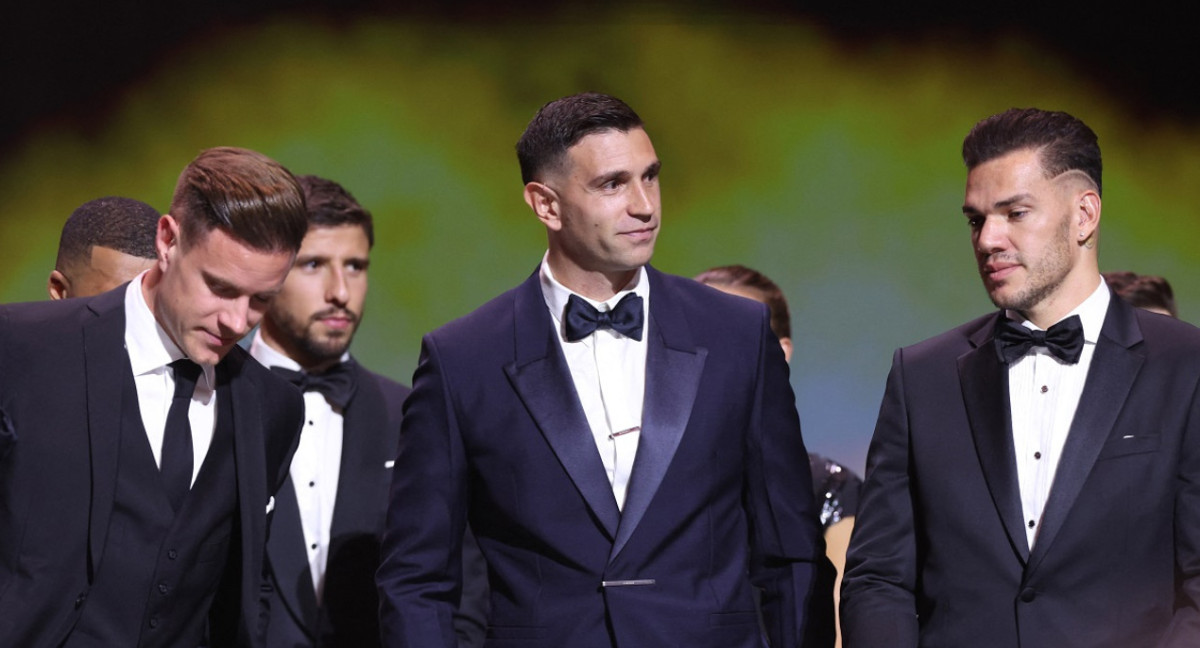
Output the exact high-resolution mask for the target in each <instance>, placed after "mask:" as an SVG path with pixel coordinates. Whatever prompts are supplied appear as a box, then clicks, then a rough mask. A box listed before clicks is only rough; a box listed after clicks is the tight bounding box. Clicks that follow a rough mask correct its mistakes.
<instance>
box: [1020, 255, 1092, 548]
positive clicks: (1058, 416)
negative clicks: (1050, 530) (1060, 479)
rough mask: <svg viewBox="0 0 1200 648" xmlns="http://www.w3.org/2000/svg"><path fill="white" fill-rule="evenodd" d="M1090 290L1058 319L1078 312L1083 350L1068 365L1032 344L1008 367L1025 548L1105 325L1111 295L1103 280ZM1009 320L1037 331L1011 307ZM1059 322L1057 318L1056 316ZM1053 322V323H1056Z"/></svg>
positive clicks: (1034, 533)
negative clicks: (1086, 295) (1087, 294)
mask: <svg viewBox="0 0 1200 648" xmlns="http://www.w3.org/2000/svg"><path fill="white" fill-rule="evenodd" d="M1096 280H1097V282H1099V285H1098V286H1097V288H1096V290H1095V291H1093V292H1092V294H1091V295H1090V296H1089V297H1088V298H1087V299H1085V300H1084V301H1083V303H1082V304H1080V305H1079V306H1077V307H1076V308H1075V310H1073V311H1071V312H1070V313H1067V314H1066V315H1065V316H1064V317H1063V319H1066V318H1068V317H1071V316H1072V315H1078V316H1079V320H1080V322H1081V323H1082V324H1083V338H1084V345H1083V353H1082V355H1080V356H1079V362H1077V363H1076V364H1073V365H1072V364H1067V363H1065V362H1063V361H1061V360H1059V359H1058V358H1056V357H1054V356H1053V355H1051V354H1050V352H1049V351H1048V350H1047V349H1046V348H1045V347H1033V348H1032V349H1030V350H1029V352H1028V353H1027V354H1025V356H1023V357H1021V358H1020V359H1018V360H1017V361H1016V362H1013V363H1012V364H1011V365H1009V367H1008V392H1009V405H1010V407H1011V412H1012V434H1013V449H1014V450H1015V451H1016V459H1017V480H1018V483H1019V485H1020V489H1021V509H1022V511H1023V512H1024V514H1025V536H1026V539H1027V540H1028V541H1029V547H1030V548H1031V549H1032V548H1033V543H1034V540H1035V539H1036V538H1037V535H1038V531H1039V530H1040V529H1041V526H1042V513H1043V510H1044V509H1045V507H1046V500H1047V498H1049V497H1050V487H1051V486H1052V485H1053V484H1054V475H1055V473H1056V472H1057V470H1058V461H1059V459H1060V458H1061V457H1062V450H1063V446H1064V445H1065V444H1066V442H1067V433H1068V432H1070V430H1071V421H1072V420H1073V419H1074V418H1075V410H1076V409H1077V408H1078V407H1079V397H1080V395H1081V394H1082V393H1083V386H1084V383H1085V381H1086V380H1087V373H1088V368H1089V367H1091V366H1092V355H1093V354H1095V352H1096V340H1097V339H1099V337H1100V329H1101V327H1103V326H1104V315H1105V313H1107V312H1108V302H1109V299H1110V294H1109V291H1108V286H1107V285H1106V284H1105V283H1104V280H1103V279H1101V278H1099V277H1097V278H1096ZM1006 314H1007V315H1008V317H1009V319H1012V320H1013V321H1015V322H1018V323H1020V324H1021V325H1023V326H1025V327H1026V328H1029V329H1032V330H1041V329H1038V327H1037V326H1036V325H1035V324H1034V323H1033V322H1030V321H1029V320H1026V319H1025V318H1024V317H1022V316H1021V314H1020V313H1017V312H1016V311H1007V312H1006ZM1060 321H1061V320H1060ZM1056 323H1057V322H1056Z"/></svg>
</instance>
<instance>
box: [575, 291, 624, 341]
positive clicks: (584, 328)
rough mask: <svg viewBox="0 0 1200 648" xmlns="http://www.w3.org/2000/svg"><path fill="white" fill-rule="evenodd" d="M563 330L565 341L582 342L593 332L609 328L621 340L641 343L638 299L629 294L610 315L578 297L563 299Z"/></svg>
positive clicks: (608, 312) (609, 312)
mask: <svg viewBox="0 0 1200 648" xmlns="http://www.w3.org/2000/svg"><path fill="white" fill-rule="evenodd" d="M563 322H564V323H565V324H566V326H567V341H568V342H574V341H575V340H582V339H583V338H585V337H587V336H589V335H591V334H592V333H593V332H595V331H596V329H602V328H610V329H612V330H614V331H616V332H617V333H620V334H621V335H624V336H625V337H630V338H633V339H635V340H641V339H642V298H641V296H639V295H637V294H636V293H629V294H628V295H625V296H624V297H622V298H621V301H619V302H617V305H616V306H614V307H613V309H612V310H610V311H603V312H601V311H598V310H596V309H595V308H594V307H592V305H591V304H589V303H587V302H586V301H584V300H583V298H582V297H579V296H578V295H571V296H570V297H568V298H567V308H566V310H565V311H564V313H563Z"/></svg>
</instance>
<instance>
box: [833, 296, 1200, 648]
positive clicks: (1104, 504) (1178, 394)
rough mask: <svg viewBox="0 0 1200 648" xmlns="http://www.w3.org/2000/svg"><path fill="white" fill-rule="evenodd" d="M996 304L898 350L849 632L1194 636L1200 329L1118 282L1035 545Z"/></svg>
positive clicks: (1154, 639) (1026, 641)
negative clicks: (1153, 307) (1124, 290)
mask: <svg viewBox="0 0 1200 648" xmlns="http://www.w3.org/2000/svg"><path fill="white" fill-rule="evenodd" d="M998 316H999V315H998V314H997V313H993V314H992V315H988V316H986V317H982V318H980V319H977V320H975V321H973V322H970V323H968V324H965V325H963V326H961V327H959V328H956V329H954V330H952V331H950V332H948V333H945V334H943V335H941V336H938V337H936V338H933V339H931V340H927V341H925V342H921V343H920V344H917V345H915V346H912V347H908V348H904V349H901V350H899V351H897V352H896V355H895V359H894V361H893V365H892V372H891V375H890V376H889V377H888V383H887V391H886V394H885V396H884V399H883V405H882V407H881V409H880V414H879V423H878V425H877V426H876V428H875V437H874V439H873V441H872V443H871V449H870V453H869V455H868V460H867V472H866V477H865V480H864V484H863V490H862V497H861V500H860V503H859V510H858V516H857V517H856V521H855V527H854V536H853V538H852V540H851V542H850V551H849V556H848V559H847V567H846V576H845V578H844V580H843V585H842V600H841V616H842V632H843V637H844V641H845V645H846V646H848V647H849V648H858V647H860V646H866V647H868V648H869V647H874V646H879V647H881V648H882V647H886V648H904V647H906V646H918V645H919V646H972V647H978V648H992V647H994V648H1013V647H1015V646H1025V647H1041V646H1054V647H1055V648H1072V647H1079V648H1103V647H1111V648H1130V647H1138V646H1195V645H1197V642H1200V331H1197V330H1196V329H1195V328H1194V327H1192V326H1190V325H1188V324H1184V323H1182V322H1178V321H1176V320H1172V319H1170V318H1167V317H1164V316H1161V315H1155V314H1152V313H1147V312H1145V311H1142V310H1137V309H1134V308H1132V307H1131V306H1129V305H1128V304H1126V303H1125V302H1124V301H1122V300H1120V299H1118V298H1117V297H1115V296H1114V297H1113V298H1112V302H1111V304H1110V306H1109V309H1108V313H1107V315H1106V317H1105V319H1104V326H1103V328H1102V330H1101V334H1100V337H1099V339H1098V341H1097V344H1096V350H1095V355H1093V356H1092V364H1091V367H1090V368H1089V370H1088V376H1087V382H1086V384H1085V387H1084V391H1083V394H1082V395H1081V397H1080V400H1079V406H1078V408H1077V409H1076V412H1075V418H1074V420H1073V422H1072V424H1071V429H1070V432H1069V434H1068V438H1067V441H1066V445H1065V446H1064V448H1063V453H1062V457H1061V459H1060V460H1059V464H1058V469H1057V474H1056V476H1055V480H1054V484H1053V486H1052V488H1051V491H1050V497H1049V500H1048V501H1047V502H1046V507H1045V510H1044V513H1043V518H1042V528H1041V529H1040V531H1039V535H1038V537H1037V540H1036V542H1035V543H1034V545H1033V548H1032V549H1030V547H1029V546H1028V542H1027V541H1026V534H1025V527H1024V520H1023V519H1022V511H1021V499H1020V491H1019V487H1018V483H1017V472H1016V459H1015V457H1014V450H1013V442H1012V431H1011V424H1010V419H1011V417H1010V408H1009V398H1008V370H1007V367H1006V366H1005V365H1004V364H1002V363H1001V361H1000V359H999V357H998V355H997V353H996V349H995V346H994V344H993V342H992V339H993V335H992V332H993V330H994V327H995V323H996V319H997V317H998Z"/></svg>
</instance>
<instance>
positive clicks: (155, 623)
mask: <svg viewBox="0 0 1200 648" xmlns="http://www.w3.org/2000/svg"><path fill="white" fill-rule="evenodd" d="M150 627H151V628H152V629H153V628H157V627H158V617H150Z"/></svg>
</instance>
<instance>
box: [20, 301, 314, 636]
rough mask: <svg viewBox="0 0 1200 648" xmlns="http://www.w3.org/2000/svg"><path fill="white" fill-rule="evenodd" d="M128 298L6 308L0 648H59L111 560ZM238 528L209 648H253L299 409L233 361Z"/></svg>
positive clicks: (290, 397) (242, 362) (240, 359)
mask: <svg viewBox="0 0 1200 648" xmlns="http://www.w3.org/2000/svg"><path fill="white" fill-rule="evenodd" d="M124 294H125V288H124V286H122V287H120V288H117V289H114V290H112V291H110V292H108V293H105V294H103V295H99V296H96V297H92V298H82V299H70V300H65V301H61V302H42V303H30V304H16V305H8V306H0V412H3V414H2V415H0V418H4V419H7V427H8V430H9V431H8V434H7V435H5V439H6V440H4V441H0V443H2V444H3V445H5V446H6V447H5V448H2V449H0V645H3V646H22V647H23V648H38V647H41V646H57V645H59V644H60V643H61V642H62V640H63V638H64V637H66V636H67V635H68V634H69V633H70V632H71V629H72V628H73V625H74V623H75V621H76V620H77V619H78V618H79V611H80V609H81V608H82V606H83V605H84V604H86V598H87V596H88V591H89V587H90V584H91V579H92V577H93V574H94V572H95V569H96V566H97V565H98V564H99V563H100V561H101V560H102V559H103V558H104V554H105V552H106V551H119V550H120V548H119V547H110V546H109V544H110V543H109V542H108V535H107V532H108V520H109V517H110V515H111V513H112V507H113V497H114V489H115V485H116V466H117V462H116V460H117V453H118V450H119V448H118V440H119V437H120V434H119V431H120V414H121V411H120V410H121V393H122V384H123V382H124V381H123V376H122V375H121V373H120V372H121V371H129V363H128V358H127V356H126V355H125V351H124V335H125V312H124ZM218 370H219V371H223V372H225V373H226V374H227V375H228V376H230V378H229V380H230V393H231V395H232V403H231V405H232V408H233V416H234V426H235V428H234V457H235V460H236V462H237V483H236V484H230V488H236V489H237V496H238V508H239V517H238V520H237V523H236V524H235V525H234V528H235V532H234V537H232V538H231V539H230V546H229V556H230V561H231V564H230V565H229V568H228V570H227V575H228V576H227V578H226V579H225V580H224V581H223V582H222V583H221V584H220V586H219V587H220V589H219V590H218V594H217V597H216V598H215V599H214V602H213V608H212V612H211V615H210V633H211V639H212V643H213V645H235V644H236V645H258V644H259V643H260V642H261V639H262V633H263V632H264V631H265V623H266V614H265V612H264V611H263V610H262V608H261V605H260V604H261V600H260V593H261V589H262V586H263V584H264V581H263V547H264V544H265V541H266V527H267V515H266V514H265V512H266V509H267V506H268V503H269V499H270V496H271V495H272V494H273V493H274V492H275V490H277V489H278V487H279V485H280V484H282V483H283V479H284V478H285V477H286V476H287V468H288V464H289V462H290V461H291V456H292V453H293V452H294V451H295V447H296V441H297V439H298V433H299V431H300V423H301V413H302V411H303V402H302V400H301V399H300V397H299V395H297V394H296V391H295V389H293V388H292V387H291V386H290V385H288V384H287V382H286V381H283V380H281V379H279V378H278V377H276V376H273V375H271V374H270V372H268V371H266V370H265V369H263V368H262V367H261V366H260V365H258V363H256V362H253V361H249V357H248V355H247V354H246V353H245V351H243V350H242V349H240V348H234V349H233V350H232V351H230V353H229V354H228V355H227V356H226V357H225V359H224V360H223V361H222V363H221V365H219V368H218Z"/></svg>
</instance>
